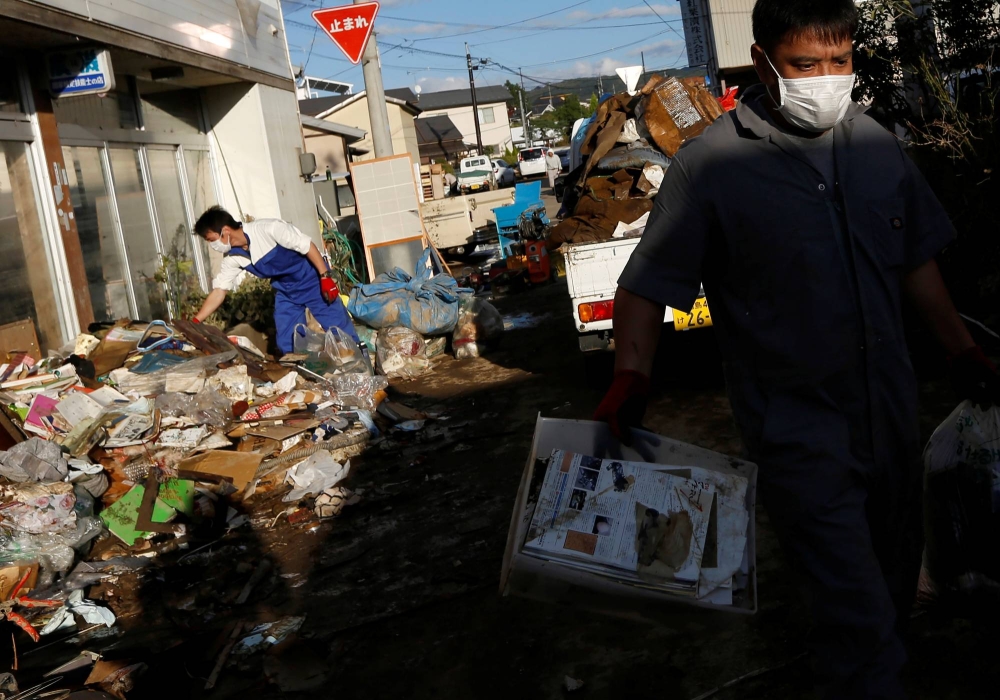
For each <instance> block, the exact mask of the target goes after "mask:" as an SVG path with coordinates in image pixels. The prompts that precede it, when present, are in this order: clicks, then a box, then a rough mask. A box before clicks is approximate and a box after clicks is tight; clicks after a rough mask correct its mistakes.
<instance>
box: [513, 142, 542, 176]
mask: <svg viewBox="0 0 1000 700" xmlns="http://www.w3.org/2000/svg"><path fill="white" fill-rule="evenodd" d="M545 150H546V149H544V148H522V149H521V150H520V152H519V153H518V154H517V169H518V170H519V171H520V173H521V177H522V178H529V177H534V176H535V175H538V176H542V175H545Z"/></svg>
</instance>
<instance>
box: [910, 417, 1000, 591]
mask: <svg viewBox="0 0 1000 700" xmlns="http://www.w3.org/2000/svg"><path fill="white" fill-rule="evenodd" d="M923 463H924V517H925V527H924V529H925V534H926V542H927V544H926V547H927V565H928V569H929V572H930V574H931V577H932V578H933V580H934V582H935V583H936V584H937V586H938V588H940V587H942V586H944V587H959V588H963V589H967V588H969V587H973V588H974V587H977V586H978V585H980V584H982V583H987V580H992V581H994V582H1000V554H998V551H1000V550H998V549H997V546H996V543H997V541H998V540H1000V409H998V408H996V407H991V408H988V409H986V410H981V409H979V408H978V407H976V406H975V405H973V404H972V403H971V402H969V401H964V402H962V403H961V404H959V406H958V407H957V408H956V409H955V410H954V411H953V412H952V414H951V415H950V416H948V418H947V419H945V421H944V422H943V423H941V425H940V426H938V428H937V430H935V431H934V434H933V435H931V438H930V440H929V441H928V442H927V446H926V447H925V448H924V455H923ZM975 582H979V583H975Z"/></svg>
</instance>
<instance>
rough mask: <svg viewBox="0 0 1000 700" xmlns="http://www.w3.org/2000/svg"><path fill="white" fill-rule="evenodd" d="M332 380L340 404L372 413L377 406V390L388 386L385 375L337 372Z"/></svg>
mask: <svg viewBox="0 0 1000 700" xmlns="http://www.w3.org/2000/svg"><path fill="white" fill-rule="evenodd" d="M332 381H333V388H334V390H335V391H336V392H337V402H338V403H339V404H340V405H341V406H343V407H344V408H358V409H361V410H364V411H368V412H369V413H374V412H375V408H376V407H377V406H378V400H377V396H376V395H377V394H378V392H380V391H385V389H386V387H388V386H389V382H387V381H386V379H385V377H379V376H372V375H370V374H338V375H336V376H334V378H333V380H332Z"/></svg>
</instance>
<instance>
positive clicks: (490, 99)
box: [417, 85, 513, 155]
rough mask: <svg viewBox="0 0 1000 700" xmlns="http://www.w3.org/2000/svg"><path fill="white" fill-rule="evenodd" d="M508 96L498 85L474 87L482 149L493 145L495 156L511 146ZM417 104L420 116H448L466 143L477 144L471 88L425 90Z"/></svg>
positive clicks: (426, 117)
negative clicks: (439, 90) (437, 90)
mask: <svg viewBox="0 0 1000 700" xmlns="http://www.w3.org/2000/svg"><path fill="white" fill-rule="evenodd" d="M510 98H511V97H510V93H509V92H508V91H507V88H505V87H503V86H501V85H496V86H492V85H490V86H485V87H477V88H476V101H477V102H478V104H479V128H480V131H481V132H482V135H483V148H486V149H491V148H492V149H493V153H494V154H497V155H498V154H500V153H503V152H504V151H505V150H507V149H508V148H511V146H512V145H513V139H512V138H511V135H510V119H509V117H508V114H507V100H509V99H510ZM417 104H418V105H419V107H420V110H421V112H420V117H419V118H420V119H428V118H430V117H448V118H449V119H451V122H452V123H453V124H454V125H455V126H456V127H457V128H458V130H459V131H460V132H461V133H462V139H463V140H464V141H465V143H468V144H475V143H476V122H475V119H474V118H473V111H472V91H471V90H468V89H466V90H444V91H442V92H424V93H421V94H420V98H419V100H418V101H417Z"/></svg>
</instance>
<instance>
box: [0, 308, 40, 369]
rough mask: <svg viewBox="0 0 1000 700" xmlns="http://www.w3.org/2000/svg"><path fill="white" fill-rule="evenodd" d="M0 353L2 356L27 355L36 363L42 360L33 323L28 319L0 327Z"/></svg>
mask: <svg viewBox="0 0 1000 700" xmlns="http://www.w3.org/2000/svg"><path fill="white" fill-rule="evenodd" d="M0 351H3V353H4V355H9V354H12V353H18V352H24V353H27V354H28V355H30V356H31V357H32V359H34V360H35V361H36V362H37V361H38V360H41V359H42V350H41V348H40V347H39V345H38V334H37V333H35V323H34V321H32V320H31V319H30V318H28V319H25V320H23V321H14V322H13V323H8V324H6V325H3V326H0Z"/></svg>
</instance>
